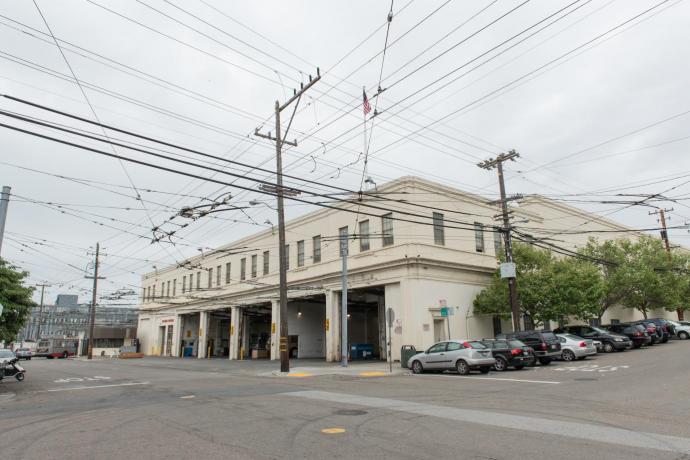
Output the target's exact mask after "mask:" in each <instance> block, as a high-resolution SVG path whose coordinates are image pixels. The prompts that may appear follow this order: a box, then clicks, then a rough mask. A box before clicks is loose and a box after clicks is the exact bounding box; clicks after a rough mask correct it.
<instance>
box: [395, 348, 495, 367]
mask: <svg viewBox="0 0 690 460" xmlns="http://www.w3.org/2000/svg"><path fill="white" fill-rule="evenodd" d="M494 364H496V360H495V359H494V357H493V355H492V354H491V349H489V348H487V347H486V345H484V344H483V343H482V342H481V341H479V340H447V341H445V342H439V343H435V344H433V345H432V346H431V347H429V349H428V350H426V351H423V352H421V353H417V354H416V355H414V356H412V357H411V358H410V359H409V360H408V362H407V366H408V367H409V368H410V369H412V372H413V373H414V374H421V373H422V372H425V371H430V372H443V371H445V370H456V371H457V372H458V374H460V375H467V374H469V372H470V370H475V369H476V370H479V371H480V372H481V373H482V374H488V373H489V370H491V368H492V367H493V365H494Z"/></svg>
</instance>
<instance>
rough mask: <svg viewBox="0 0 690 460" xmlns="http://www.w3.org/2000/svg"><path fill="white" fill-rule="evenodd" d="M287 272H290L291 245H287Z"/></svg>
mask: <svg viewBox="0 0 690 460" xmlns="http://www.w3.org/2000/svg"><path fill="white" fill-rule="evenodd" d="M285 270H290V245H289V244H286V245H285Z"/></svg>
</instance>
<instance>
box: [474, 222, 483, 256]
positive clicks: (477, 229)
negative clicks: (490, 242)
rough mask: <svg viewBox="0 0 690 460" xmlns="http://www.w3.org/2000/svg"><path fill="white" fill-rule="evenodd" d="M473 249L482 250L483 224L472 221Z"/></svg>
mask: <svg viewBox="0 0 690 460" xmlns="http://www.w3.org/2000/svg"><path fill="white" fill-rule="evenodd" d="M474 250H475V251H477V252H484V224H482V223H481V222H475V223H474Z"/></svg>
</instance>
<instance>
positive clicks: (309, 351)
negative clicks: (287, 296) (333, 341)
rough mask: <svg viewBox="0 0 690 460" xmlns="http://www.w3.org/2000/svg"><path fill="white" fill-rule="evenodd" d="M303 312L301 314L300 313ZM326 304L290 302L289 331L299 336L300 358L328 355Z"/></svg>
mask: <svg viewBox="0 0 690 460" xmlns="http://www.w3.org/2000/svg"><path fill="white" fill-rule="evenodd" d="M300 311H301V312H302V315H301V316H299V315H298V313H299V312H300ZM325 323H326V304H325V303H324V304H315V303H306V302H292V301H291V302H290V303H289V304H288V332H289V334H290V335H296V336H298V342H297V356H298V357H299V358H325V357H326V329H325Z"/></svg>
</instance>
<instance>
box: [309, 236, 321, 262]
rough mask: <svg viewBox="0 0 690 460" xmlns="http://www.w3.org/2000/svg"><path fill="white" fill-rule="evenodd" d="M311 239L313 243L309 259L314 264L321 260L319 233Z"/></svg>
mask: <svg viewBox="0 0 690 460" xmlns="http://www.w3.org/2000/svg"><path fill="white" fill-rule="evenodd" d="M311 241H312V245H313V246H312V257H311V261H312V262H313V263H315V264H316V263H319V262H321V235H316V236H315V237H313V238H312V239H311Z"/></svg>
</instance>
